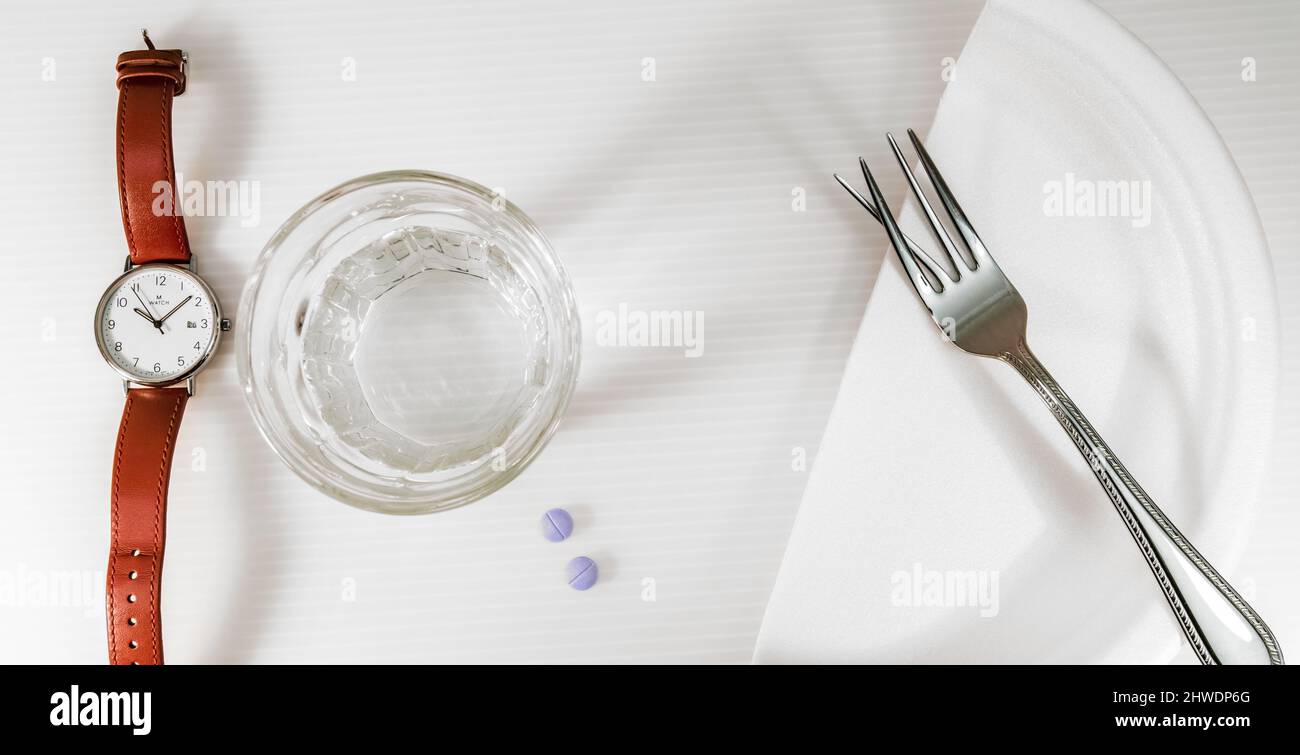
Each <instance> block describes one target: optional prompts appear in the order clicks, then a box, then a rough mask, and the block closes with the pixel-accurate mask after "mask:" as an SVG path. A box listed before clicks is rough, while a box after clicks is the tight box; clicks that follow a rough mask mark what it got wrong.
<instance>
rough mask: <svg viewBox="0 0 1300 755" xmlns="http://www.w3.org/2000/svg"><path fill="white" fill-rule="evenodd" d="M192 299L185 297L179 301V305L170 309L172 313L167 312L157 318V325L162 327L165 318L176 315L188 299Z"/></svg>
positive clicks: (191, 297) (165, 320)
mask: <svg viewBox="0 0 1300 755" xmlns="http://www.w3.org/2000/svg"><path fill="white" fill-rule="evenodd" d="M193 298H194V297H193V296H187V297H185V298H184V299H181V303H180V304H177V305H176V306H174V307H172V311H170V312H168V313H167V314H165V315H163V316H162V317H161V318H159V320H158V324H159V325H162V324H163V323H165V322H167V318H168V317H171V316H172V315H174V314H176V310H178V309H180V308H181V307H183V306H185V304H186V303H187V302H189V300H190V299H193Z"/></svg>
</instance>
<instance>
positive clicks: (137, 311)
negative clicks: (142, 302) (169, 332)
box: [131, 307, 158, 327]
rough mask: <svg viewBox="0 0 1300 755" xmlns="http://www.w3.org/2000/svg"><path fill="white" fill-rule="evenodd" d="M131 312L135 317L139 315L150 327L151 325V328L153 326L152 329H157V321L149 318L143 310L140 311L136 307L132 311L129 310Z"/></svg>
mask: <svg viewBox="0 0 1300 755" xmlns="http://www.w3.org/2000/svg"><path fill="white" fill-rule="evenodd" d="M131 311H132V312H135V313H136V314H137V315H140V316H141V317H143V318H144V319H146V320H148V321H149V324H150V325H152V326H154V327H158V321H157V320H155V319H153V318H152V317H150V316H149V313H148V312H146V311H144V310H143V309H140V308H139V307H136V308H135V309H133V310H131Z"/></svg>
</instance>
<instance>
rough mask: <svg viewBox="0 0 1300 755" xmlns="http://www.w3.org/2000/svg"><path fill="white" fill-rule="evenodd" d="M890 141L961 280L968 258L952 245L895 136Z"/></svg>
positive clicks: (935, 233) (914, 194)
mask: <svg viewBox="0 0 1300 755" xmlns="http://www.w3.org/2000/svg"><path fill="white" fill-rule="evenodd" d="M885 138H886V139H888V140H889V148H890V149H892V150H893V151H894V158H895V159H896V160H898V167H900V168H902V169H903V175H905V176H907V185H908V186H910V187H912V195H913V196H915V197H916V199H917V201H918V202H920V203H921V209H922V210H924V211H925V217H926V218H927V219H928V220H929V221H930V228H931V229H932V230H933V231H934V235H935V236H936V237H938V239H939V243H940V244H942V245H943V252H944V254H945V255H947V256H948V261H949V262H950V263H952V269H953V271H954V272H955V273H956V275H957V278H956V280H961V270H962V267H964V266H966V258H965V257H962V256H961V253H960V252H958V251H957V246H956V245H955V244H953V243H952V237H951V236H949V235H948V229H947V228H944V226H943V221H941V220H939V216H938V215H935V214H934V208H933V207H931V206H930V200H928V199H926V198H925V192H924V191H922V190H921V185H920V184H918V183H917V182H916V176H914V175H912V168H911V167H910V166H909V165H908V164H907V158H906V157H903V151H902V150H901V149H899V148H898V142H896V141H894V135H893V134H890V133H886V134H885Z"/></svg>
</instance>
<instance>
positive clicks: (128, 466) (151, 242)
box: [95, 31, 230, 664]
mask: <svg viewBox="0 0 1300 755" xmlns="http://www.w3.org/2000/svg"><path fill="white" fill-rule="evenodd" d="M144 41H145V45H146V46H147V47H148V49H145V50H133V51H131V52H124V53H122V54H121V55H120V56H118V59H117V88H118V99H117V143H116V146H117V185H118V192H119V194H120V196H121V203H122V225H123V227H124V228H125V230H126V245H127V249H128V251H129V254H128V255H127V258H126V270H125V272H123V274H122V275H121V276H120V277H118V278H117V280H115V281H113V282H112V283H111V284H109V286H108V290H106V291H105V292H104V295H103V297H101V298H100V300H99V306H98V307H96V309H95V341H96V343H98V345H99V351H100V353H101V354H103V356H104V359H105V360H106V361H107V362H108V364H109V366H110V367H112V368H113V369H114V370H116V371H117V373H118V374H119V375H121V377H122V390H123V392H124V393H125V394H126V408H125V409H124V410H123V412H122V423H121V425H119V427H118V431H117V444H116V446H115V447H114V449H113V482H112V488H111V491H110V500H111V529H110V531H111V545H110V550H109V556H108V579H107V595H106V600H105V603H106V608H107V614H108V660H109V663H112V664H161V663H162V662H163V648H162V620H161V612H160V606H161V597H162V565H163V543H164V540H165V537H166V527H167V486H168V481H169V479H170V477H171V463H172V452H173V450H174V449H175V446H176V433H177V430H178V429H179V427H180V422H181V416H182V415H183V414H184V412H185V402H186V401H188V400H189V398H190V397H191V396H193V395H194V378H195V376H196V375H197V374H198V373H199V371H200V370H202V369H203V367H204V366H205V365H206V364H207V363H208V361H209V359H210V358H211V356H212V355H213V353H215V352H216V350H217V343H218V342H219V341H220V340H221V332H222V331H223V330H228V329H229V327H230V323H229V322H228V321H226V320H223V319H222V318H221V307H220V305H219V304H218V302H217V298H216V297H215V296H214V295H213V293H212V289H211V288H209V287H208V284H207V283H205V282H204V281H203V279H202V278H200V277H199V276H198V274H197V273H196V272H195V265H194V256H193V255H192V254H191V253H190V245H189V240H188V238H187V237H186V235H185V219H184V218H183V217H182V215H181V206H182V204H183V203H182V201H181V195H180V193H179V192H178V191H177V187H176V172H175V168H174V166H173V162H172V139H171V125H172V123H171V111H172V98H174V97H177V96H180V94H181V93H182V92H184V91H185V74H186V67H187V66H186V64H187V58H186V56H185V53H183V52H181V51H180V50H158V49H155V48H154V45H153V42H151V41H150V39H149V34H148V32H147V31H146V32H144Z"/></svg>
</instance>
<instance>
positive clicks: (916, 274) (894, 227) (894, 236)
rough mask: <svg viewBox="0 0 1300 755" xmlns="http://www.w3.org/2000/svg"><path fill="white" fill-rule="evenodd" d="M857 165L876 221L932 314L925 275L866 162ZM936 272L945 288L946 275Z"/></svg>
mask: <svg viewBox="0 0 1300 755" xmlns="http://www.w3.org/2000/svg"><path fill="white" fill-rule="evenodd" d="M858 164H859V165H861V166H862V175H863V177H864V178H866V179H867V191H869V192H871V199H872V201H874V202H875V205H876V207H877V208H878V209H879V215H878V219H879V220H880V224H881V225H883V226H885V233H886V234H887V235H888V236H889V243H890V244H891V245H893V247H894V252H895V253H897V254H898V259H899V261H901V262H902V263H903V268H904V269H906V270H907V277H908V278H911V280H912V287H913V288H915V289H916V293H917V294H919V295H920V297H921V300H922V301H924V302H925V304H926V306H927V307H930V309H931V312H932V313H933V310H934V308H933V307H932V306H931V304H932V301H931V297H933V296H934V294H935V293H936V292H935V291H934V289H933V288H932V287H931V286H930V284H929V282H928V281H926V279H925V275H924V274H922V272H921V268H920V267H919V266H918V264H917V262H916V260H915V259H913V258H912V255H911V250H910V249H909V248H908V246H907V242H906V241H904V240H903V232H902V231H900V230H899V229H898V223H896V222H894V216H893V215H892V214H891V213H890V212H889V205H888V204H887V203H886V202H885V197H884V195H883V194H881V193H880V187H879V186H877V185H876V179H875V178H874V177H872V175H871V169H870V168H868V167H867V161H866V160H864V159H862V158H861V157H859V158H858ZM936 272H939V273H941V275H940V276H939V281H940V284H941V285H943V286H944V287H945V288H946V287H947V286H948V285H949V284H950V281H946V280H945V278H947V275H946V274H942V271H936ZM923 283H924V284H925V285H924V286H923V285H922V284H923Z"/></svg>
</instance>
